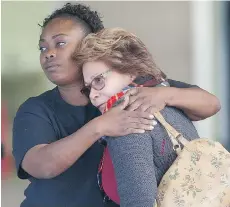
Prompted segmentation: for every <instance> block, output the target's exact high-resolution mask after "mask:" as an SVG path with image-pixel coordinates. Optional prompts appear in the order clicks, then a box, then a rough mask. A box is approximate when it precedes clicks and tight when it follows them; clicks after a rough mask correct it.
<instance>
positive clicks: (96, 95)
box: [89, 88, 99, 104]
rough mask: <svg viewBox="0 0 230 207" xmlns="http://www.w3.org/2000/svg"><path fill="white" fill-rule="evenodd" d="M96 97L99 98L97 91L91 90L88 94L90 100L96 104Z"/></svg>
mask: <svg viewBox="0 0 230 207" xmlns="http://www.w3.org/2000/svg"><path fill="white" fill-rule="evenodd" d="M98 97H99V93H98V91H97V90H95V89H94V88H91V90H90V94H89V98H90V100H91V101H92V102H93V103H95V104H96V102H97V99H98Z"/></svg>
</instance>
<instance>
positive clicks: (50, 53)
mask: <svg viewBox="0 0 230 207" xmlns="http://www.w3.org/2000/svg"><path fill="white" fill-rule="evenodd" d="M45 57H46V59H47V60H49V59H52V58H55V57H56V52H55V51H54V50H49V51H48V52H47V53H46V55H45Z"/></svg>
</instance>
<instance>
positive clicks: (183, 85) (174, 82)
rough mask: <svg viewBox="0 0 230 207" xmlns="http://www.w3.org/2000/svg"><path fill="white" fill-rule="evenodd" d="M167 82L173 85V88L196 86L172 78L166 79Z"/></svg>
mask: <svg viewBox="0 0 230 207" xmlns="http://www.w3.org/2000/svg"><path fill="white" fill-rule="evenodd" d="M168 82H169V85H170V86H171V87H175V88H196V87H198V86H197V85H191V84H188V83H184V82H180V81H176V80H172V79H168Z"/></svg>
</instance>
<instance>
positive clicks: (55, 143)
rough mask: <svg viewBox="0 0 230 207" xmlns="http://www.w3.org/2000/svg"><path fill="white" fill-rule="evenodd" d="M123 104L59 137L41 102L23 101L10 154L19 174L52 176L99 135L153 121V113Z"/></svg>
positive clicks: (135, 130) (142, 126) (139, 128)
mask: <svg viewBox="0 0 230 207" xmlns="http://www.w3.org/2000/svg"><path fill="white" fill-rule="evenodd" d="M124 107H125V105H124V106H119V107H116V108H114V109H113V110H111V111H110V112H108V113H106V114H104V115H102V116H100V117H97V118H95V119H93V120H92V121H90V122H89V123H88V124H86V125H85V126H83V127H82V128H81V129H79V130H78V131H76V132H75V133H73V134H71V135H69V136H67V137H64V138H62V139H60V140H58V138H57V135H56V133H55V130H54V128H53V125H52V123H51V122H50V120H49V117H48V116H47V115H46V113H44V111H45V107H44V106H43V104H41V103H37V102H35V103H34V102H30V101H29V102H26V103H25V104H23V106H22V107H20V109H19V111H18V113H17V115H16V118H15V120H14V126H13V155H14V157H15V162H16V167H17V170H18V176H19V178H21V179H27V178H29V177H30V176H33V177H36V178H43V179H47V178H53V177H55V176H57V175H59V174H61V173H63V172H64V171H65V170H67V169H68V168H69V167H70V166H71V165H72V164H73V163H74V162H76V161H77V160H78V159H79V158H80V156H81V155H82V154H83V153H84V152H85V151H86V150H87V149H88V148H89V147H91V146H92V145H93V144H94V143H95V142H96V141H97V140H98V139H99V138H100V137H101V136H104V135H111V136H121V135H126V134H129V133H140V132H142V131H143V130H146V129H148V128H149V126H151V125H152V122H153V121H152V119H153V117H151V118H150V117H149V114H148V113H146V112H142V113H141V112H125V111H124V110H123V108H124ZM143 123H144V124H143Z"/></svg>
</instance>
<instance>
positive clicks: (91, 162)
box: [13, 80, 192, 207]
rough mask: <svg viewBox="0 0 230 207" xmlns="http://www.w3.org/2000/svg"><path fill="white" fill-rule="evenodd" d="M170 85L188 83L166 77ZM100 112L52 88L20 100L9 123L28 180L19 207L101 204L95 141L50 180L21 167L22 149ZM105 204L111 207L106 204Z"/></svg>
mask: <svg viewBox="0 0 230 207" xmlns="http://www.w3.org/2000/svg"><path fill="white" fill-rule="evenodd" d="M169 83H170V85H171V86H174V87H178V88H188V87H192V86H191V85H188V84H185V83H181V82H177V81H172V80H169ZM99 115H100V112H99V111H98V109H96V108H95V107H93V106H92V105H91V104H88V105H87V106H72V105H70V104H68V103H66V102H65V101H64V100H63V99H62V98H61V96H60V94H59V91H58V89H57V87H56V88H54V89H53V90H50V91H47V92H45V93H43V94H41V95H40V96H37V97H33V98H29V99H28V100H27V101H26V102H24V103H23V104H22V105H21V106H20V108H19V110H18V112H17V114H16V117H15V120H14V126H13V155H14V157H15V161H16V167H17V171H18V177H19V178H21V179H28V180H29V181H30V182H31V183H30V184H29V186H28V187H27V189H26V190H25V196H26V198H25V200H24V201H23V202H22V204H21V207H102V206H105V205H104V204H103V200H102V195H101V192H100V190H99V188H98V184H97V177H96V175H97V170H98V165H99V162H100V159H101V156H102V152H103V146H102V145H100V144H99V143H98V142H96V143H95V144H94V145H93V146H92V147H91V148H89V149H88V150H87V151H86V152H85V153H84V154H83V155H82V156H81V157H80V158H79V159H78V160H77V161H76V162H75V163H74V164H73V165H72V166H71V167H70V168H69V169H68V170H66V171H65V172H63V173H62V174H60V175H59V176H57V177H55V178H52V179H36V178H34V177H32V176H30V175H29V174H27V173H26V172H25V171H23V169H22V168H21V162H22V160H23V158H24V156H25V154H26V152H27V151H28V150H29V149H31V148H32V147H34V146H36V145H39V144H49V143H52V142H55V141H57V140H59V139H62V138H64V137H66V136H69V135H71V134H72V133H74V132H76V131H77V130H78V129H80V128H81V127H82V126H83V125H85V124H86V123H87V122H88V121H90V120H91V119H93V118H95V117H97V116H99ZM106 206H113V204H108V205H106Z"/></svg>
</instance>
